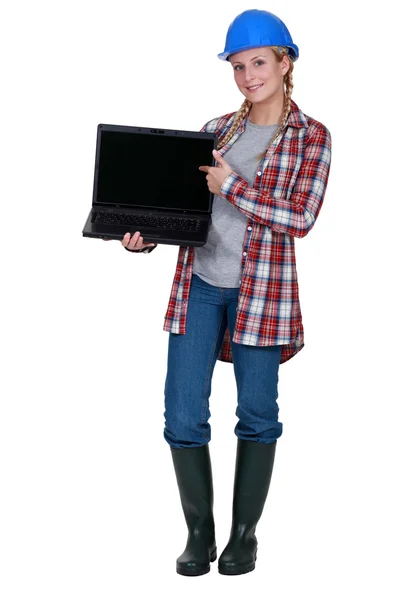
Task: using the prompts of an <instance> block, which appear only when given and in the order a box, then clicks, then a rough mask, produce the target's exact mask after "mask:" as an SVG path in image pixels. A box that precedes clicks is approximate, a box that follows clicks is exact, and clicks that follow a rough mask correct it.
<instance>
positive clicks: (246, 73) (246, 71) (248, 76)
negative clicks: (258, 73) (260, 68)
mask: <svg viewBox="0 0 400 600" xmlns="http://www.w3.org/2000/svg"><path fill="white" fill-rule="evenodd" d="M243 79H244V81H245V82H246V83H250V82H251V81H253V80H254V75H253V71H252V69H251V67H247V68H246V67H244V68H243Z"/></svg>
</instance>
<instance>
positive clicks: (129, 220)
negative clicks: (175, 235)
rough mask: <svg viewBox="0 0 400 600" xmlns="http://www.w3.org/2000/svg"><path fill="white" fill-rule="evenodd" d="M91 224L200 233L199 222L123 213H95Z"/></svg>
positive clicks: (170, 217) (179, 218)
mask: <svg viewBox="0 0 400 600" xmlns="http://www.w3.org/2000/svg"><path fill="white" fill-rule="evenodd" d="M93 223H96V224H97V225H99V224H101V225H121V226H129V227H131V226H134V227H138V228H139V227H143V226H146V227H161V228H163V229H179V230H184V231H200V228H201V221H199V220H197V219H185V218H182V217H172V216H169V217H166V216H161V215H138V214H136V215H133V214H125V213H110V212H96V213H94V216H93Z"/></svg>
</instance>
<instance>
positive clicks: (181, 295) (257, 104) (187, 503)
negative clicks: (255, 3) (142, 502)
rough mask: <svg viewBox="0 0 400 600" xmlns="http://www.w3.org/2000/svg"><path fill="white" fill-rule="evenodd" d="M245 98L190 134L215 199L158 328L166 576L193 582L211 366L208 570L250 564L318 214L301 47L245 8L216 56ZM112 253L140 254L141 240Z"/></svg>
mask: <svg viewBox="0 0 400 600" xmlns="http://www.w3.org/2000/svg"><path fill="white" fill-rule="evenodd" d="M218 56H219V58H221V59H222V60H226V61H229V62H230V64H231V66H232V68H233V74H234V78H235V82H236V84H237V86H238V88H239V90H240V92H241V93H242V94H243V95H244V97H245V100H244V102H243V104H242V106H241V107H240V109H239V110H238V111H237V112H234V113H228V114H226V115H223V116H221V117H218V118H215V119H213V120H211V121H209V122H208V123H206V125H204V127H203V128H202V131H206V132H211V133H216V134H217V136H218V138H219V144H218V149H219V150H220V152H219V153H215V154H214V157H215V159H216V161H217V164H218V166H215V167H209V166H202V165H201V166H200V170H201V171H204V172H205V173H206V174H207V175H206V178H207V183H208V187H209V189H210V191H211V192H212V193H213V194H214V195H215V196H214V204H213V213H212V226H211V228H210V231H209V237H208V239H207V243H206V244H205V246H202V247H200V248H198V247H196V248H194V247H183V246H182V247H180V249H179V254H178V262H177V267H176V272H175V275H174V279H173V283H172V289H171V295H170V299H169V303H168V308H167V312H166V315H165V323H164V330H166V331H169V332H170V336H169V345H168V369H167V377H166V381H165V413H164V416H165V429H164V437H165V439H166V441H167V442H168V444H169V445H170V447H171V452H172V458H173V464H174V468H175V472H176V477H177V482H178V487H179V492H180V497H181V501H182V507H183V511H184V515H185V518H186V522H187V525H188V539H187V544H186V548H185V551H184V552H183V554H182V555H181V556H180V557H179V558H178V559H177V572H178V573H180V574H182V575H201V574H204V573H207V572H208V571H209V570H210V561H214V560H215V559H216V544H215V530H214V517H213V484H212V471H211V464H210V455H209V446H208V442H209V441H210V439H211V432H210V425H209V424H208V419H209V417H210V411H209V396H210V394H211V378H212V374H213V370H214V366H215V363H216V360H217V359H219V360H222V361H225V362H231V363H233V365H234V373H235V378H236V383H237V389H238V406H237V410H236V415H237V416H238V423H237V425H236V427H235V434H236V436H237V438H238V439H237V455H236V470H235V482H234V498H233V518H232V528H231V533H230V538H229V541H228V544H227V546H226V547H225V549H224V551H223V552H222V554H221V555H220V557H219V562H218V569H219V572H220V573H222V574H225V575H237V574H242V573H247V572H249V571H252V570H253V569H254V568H255V560H256V554H257V539H256V536H255V528H256V525H257V523H258V521H259V519H260V517H261V514H262V511H263V507H264V503H265V500H266V497H267V493H268V488H269V484H270V479H271V474H272V468H273V463H274V456H275V449H276V441H277V438H278V437H280V436H281V435H282V423H280V422H279V421H278V412H279V408H278V404H277V398H278V391H277V385H278V369H279V364H280V363H283V362H286V361H287V360H289V359H290V358H292V357H293V356H294V355H295V354H297V352H299V351H300V350H301V349H302V348H303V346H304V334H303V325H302V316H301V310H300V302H299V296H298V285H297V273H296V258H295V248H294V238H301V237H304V236H305V235H307V234H308V233H309V231H310V230H311V229H312V227H313V226H314V224H315V221H316V218H317V216H318V214H319V211H320V209H321V206H322V202H323V199H324V195H325V191H326V185H327V182H328V175H329V170H330V160H331V136H330V132H329V131H328V129H327V128H326V127H325V126H324V125H323V124H322V123H320V122H318V121H316V120H315V119H313V118H311V117H309V116H307V115H305V114H304V113H303V112H302V111H301V110H300V109H299V108H298V106H297V104H296V103H295V102H294V101H293V100H292V99H291V95H292V89H293V80H292V71H293V63H294V62H295V61H296V60H297V59H298V56H299V51H298V48H297V46H296V45H295V44H294V43H293V41H292V38H291V35H290V33H289V31H288V29H287V27H286V26H285V24H284V23H283V22H282V21H281V20H280V19H279V18H278V17H276V16H275V15H273V14H271V13H269V12H267V11H260V10H247V11H245V12H243V13H241V14H240V15H238V16H237V17H236V18H235V19H234V21H233V22H232V23H231V25H230V27H229V29H228V33H227V37H226V45H225V51H224V52H223V53H221V54H219V55H218ZM129 238H130V234H129V233H128V234H126V235H125V237H124V239H123V240H122V244H123V246H125V247H126V249H127V250H131V251H145V252H150V251H152V250H153V249H154V248H155V246H156V245H157V244H145V243H143V237H141V236H140V232H136V233H135V234H134V235H133V236H132V238H131V239H129Z"/></svg>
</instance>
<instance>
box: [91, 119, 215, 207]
mask: <svg viewBox="0 0 400 600" xmlns="http://www.w3.org/2000/svg"><path fill="white" fill-rule="evenodd" d="M213 148H214V139H212V138H208V139H200V138H190V137H184V136H182V135H181V136H179V135H166V134H164V135H162V134H157V135H154V134H149V133H133V132H124V131H105V130H103V131H101V143H100V153H99V156H98V158H97V160H98V165H97V178H96V183H97V185H96V186H95V198H94V200H95V202H98V203H101V204H119V205H121V206H130V207H135V206H137V207H153V208H171V209H188V210H195V211H209V210H210V208H211V198H212V195H211V194H210V191H209V189H208V186H207V181H206V175H207V174H206V173H204V172H202V171H199V166H200V165H210V166H211V165H212V164H213V156H212V150H213Z"/></svg>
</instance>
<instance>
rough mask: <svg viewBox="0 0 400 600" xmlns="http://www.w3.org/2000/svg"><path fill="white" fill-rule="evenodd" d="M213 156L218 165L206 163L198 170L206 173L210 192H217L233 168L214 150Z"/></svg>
mask: <svg viewBox="0 0 400 600" xmlns="http://www.w3.org/2000/svg"><path fill="white" fill-rule="evenodd" d="M213 156H214V158H215V160H216V161H217V163H218V167H209V166H207V165H206V166H204V167H199V171H204V172H205V173H207V177H206V179H207V185H208V189H209V190H210V192H211V193H212V194H219V193H220V191H221V186H222V184H223V182H224V181H225V179H226V178H227V177H228V175H229V174H230V173H232V172H233V169H231V167H230V166H229V165H228V163H227V162H226V161H225V160H224V159H223V158H222V156H221V155H220V154H219V152H217V151H216V150H213Z"/></svg>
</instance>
